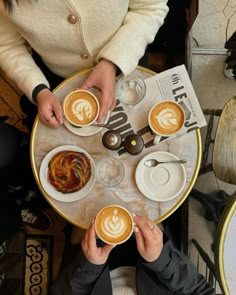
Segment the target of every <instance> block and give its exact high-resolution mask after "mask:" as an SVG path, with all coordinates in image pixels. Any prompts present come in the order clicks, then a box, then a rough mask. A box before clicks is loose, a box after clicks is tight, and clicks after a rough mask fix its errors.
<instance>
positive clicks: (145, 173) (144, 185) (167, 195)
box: [135, 151, 186, 202]
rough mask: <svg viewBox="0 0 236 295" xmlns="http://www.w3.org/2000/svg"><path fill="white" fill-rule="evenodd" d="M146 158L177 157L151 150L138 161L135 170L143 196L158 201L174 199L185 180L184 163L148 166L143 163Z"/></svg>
mask: <svg viewBox="0 0 236 295" xmlns="http://www.w3.org/2000/svg"><path fill="white" fill-rule="evenodd" d="M148 159H156V160H158V161H171V160H178V158H177V157H176V156H175V155H173V154H171V153H168V152H162V151H158V152H153V153H150V154H148V155H146V156H145V157H144V158H143V159H142V160H141V161H140V162H139V164H138V166H137V168H136V172H135V180H136V184H137V186H138V188H139V190H140V191H141V193H142V194H143V195H144V196H146V197H147V198H149V199H151V200H153V201H158V202H164V201H169V200H172V199H174V198H175V197H176V196H177V195H178V194H179V193H180V192H181V191H182V190H183V188H184V185H185V182H186V171H185V168H184V165H183V164H174V163H172V164H171V163H169V164H159V165H158V166H156V167H152V168H150V167H146V166H145V165H144V162H145V161H146V160H148Z"/></svg>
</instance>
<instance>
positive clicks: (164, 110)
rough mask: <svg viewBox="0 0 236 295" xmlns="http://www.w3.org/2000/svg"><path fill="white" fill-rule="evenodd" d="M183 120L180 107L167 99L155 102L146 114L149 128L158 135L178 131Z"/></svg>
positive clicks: (167, 134)
mask: <svg viewBox="0 0 236 295" xmlns="http://www.w3.org/2000/svg"><path fill="white" fill-rule="evenodd" d="M184 121H185V113H184V110H183V109H182V107H181V106H180V105H179V104H178V103H177V102H174V101H169V100H165V101H161V102H158V103H157V104H155V105H154V106H153V107H152V109H151V110H150V112H149V115H148V123H149V126H150V128H151V130H152V131H153V133H154V134H156V135H159V136H165V137H167V136H171V135H174V134H176V133H178V132H179V131H180V130H181V128H182V127H183V125H184ZM154 143H155V140H154Z"/></svg>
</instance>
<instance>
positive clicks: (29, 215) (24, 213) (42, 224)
mask: <svg viewBox="0 0 236 295" xmlns="http://www.w3.org/2000/svg"><path fill="white" fill-rule="evenodd" d="M21 218H22V221H23V222H24V223H26V224H27V225H30V226H31V227H33V228H35V229H39V230H47V229H49V228H50V227H51V226H52V224H53V220H52V218H51V217H50V216H49V215H48V214H47V213H46V212H44V211H42V210H35V209H34V210H32V209H24V210H21Z"/></svg>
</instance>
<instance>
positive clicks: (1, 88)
mask: <svg viewBox="0 0 236 295" xmlns="http://www.w3.org/2000/svg"><path fill="white" fill-rule="evenodd" d="M21 95H22V92H21V91H20V90H19V88H18V87H17V86H16V84H15V83H14V82H13V81H12V80H11V79H9V78H8V77H7V76H6V75H5V74H4V72H3V71H2V70H1V69H0V116H7V117H8V119H7V120H6V121H5V122H6V123H8V124H10V125H13V126H15V127H17V128H18V129H20V130H21V131H24V132H28V130H27V128H26V127H25V126H24V125H23V124H22V119H24V118H25V114H24V113H23V112H22V110H21V108H20V96H21Z"/></svg>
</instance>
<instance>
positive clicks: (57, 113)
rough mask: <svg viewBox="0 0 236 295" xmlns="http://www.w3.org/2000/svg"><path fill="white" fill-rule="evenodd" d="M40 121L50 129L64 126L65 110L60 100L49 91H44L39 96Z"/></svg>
mask: <svg viewBox="0 0 236 295" xmlns="http://www.w3.org/2000/svg"><path fill="white" fill-rule="evenodd" d="M37 103H38V116H39V119H40V120H41V121H42V122H44V123H45V124H47V125H48V126H50V127H53V128H57V127H59V126H60V125H62V124H63V110H62V106H61V103H60V101H59V100H58V98H57V97H56V96H55V95H54V94H53V93H52V92H51V91H50V90H49V89H43V90H41V91H40V92H39V93H38V95H37Z"/></svg>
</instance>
